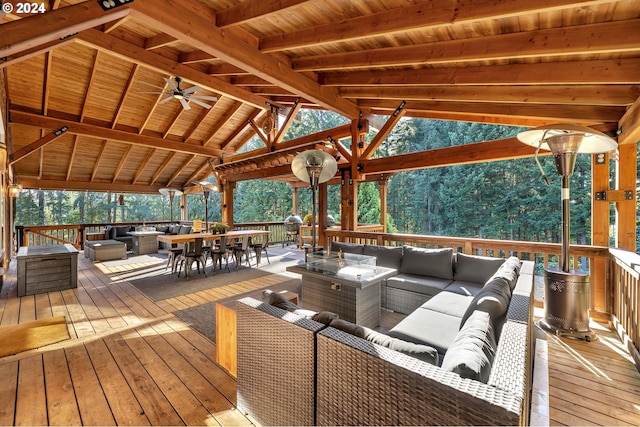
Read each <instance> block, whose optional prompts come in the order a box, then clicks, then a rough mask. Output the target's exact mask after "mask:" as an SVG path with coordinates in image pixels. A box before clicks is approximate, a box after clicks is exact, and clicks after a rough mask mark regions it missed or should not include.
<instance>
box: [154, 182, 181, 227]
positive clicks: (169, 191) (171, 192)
mask: <svg viewBox="0 0 640 427" xmlns="http://www.w3.org/2000/svg"><path fill="white" fill-rule="evenodd" d="M158 191H159V192H160V194H162V195H163V196H169V220H170V221H171V222H173V198H174V196H182V191H180V190H178V189H177V188H161V189H160V190H158Z"/></svg>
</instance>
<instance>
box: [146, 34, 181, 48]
mask: <svg viewBox="0 0 640 427" xmlns="http://www.w3.org/2000/svg"><path fill="white" fill-rule="evenodd" d="M176 41H177V40H176V39H175V37H171V36H169V35H166V34H163V33H160V34H158V35H157V36H153V37H147V38H146V39H144V48H145V49H147V50H151V49H157V48H159V47H164V46H168V45H170V44H172V43H175V42H176Z"/></svg>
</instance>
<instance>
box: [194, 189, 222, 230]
mask: <svg viewBox="0 0 640 427" xmlns="http://www.w3.org/2000/svg"><path fill="white" fill-rule="evenodd" d="M199 184H200V187H202V195H203V196H204V230H205V232H206V233H208V232H209V193H211V192H212V191H218V186H216V185H215V184H212V183H210V182H207V181H200V183H199Z"/></svg>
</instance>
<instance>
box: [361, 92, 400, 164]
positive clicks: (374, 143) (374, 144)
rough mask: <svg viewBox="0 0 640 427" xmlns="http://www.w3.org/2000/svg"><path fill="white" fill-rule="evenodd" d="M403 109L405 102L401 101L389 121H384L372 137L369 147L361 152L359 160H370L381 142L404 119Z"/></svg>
mask: <svg viewBox="0 0 640 427" xmlns="http://www.w3.org/2000/svg"><path fill="white" fill-rule="evenodd" d="M404 107H405V102H404V101H402V102H401V103H400V105H398V107H397V108H396V109H395V111H394V112H393V114H391V116H389V119H388V120H387V121H386V123H385V124H384V126H383V127H382V129H380V130H379V131H378V133H377V134H376V136H374V137H373V139H372V140H371V142H370V143H369V145H368V146H367V147H366V148H365V149H364V151H363V152H362V155H361V156H360V158H361V159H369V158H371V156H372V155H373V153H374V152H375V151H376V150H377V149H378V147H379V146H380V144H382V141H384V140H385V138H386V137H387V136H389V134H390V133H391V131H392V130H393V128H394V127H395V126H396V125H397V124H398V122H399V121H400V119H401V118H402V117H404V115H405V114H406V111H405V110H404Z"/></svg>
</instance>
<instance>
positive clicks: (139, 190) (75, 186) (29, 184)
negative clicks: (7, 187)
mask: <svg viewBox="0 0 640 427" xmlns="http://www.w3.org/2000/svg"><path fill="white" fill-rule="evenodd" d="M19 182H20V184H22V185H23V186H24V187H25V188H41V189H43V190H66V191H72V190H77V191H95V192H105V193H107V192H110V191H114V188H113V184H112V183H111V182H84V181H82V182H78V181H70V180H56V179H47V178H44V179H34V178H29V177H20V180H19ZM160 188H162V185H154V184H143V185H130V184H124V183H118V192H119V193H136V194H153V193H158V190H159V189H160Z"/></svg>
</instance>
